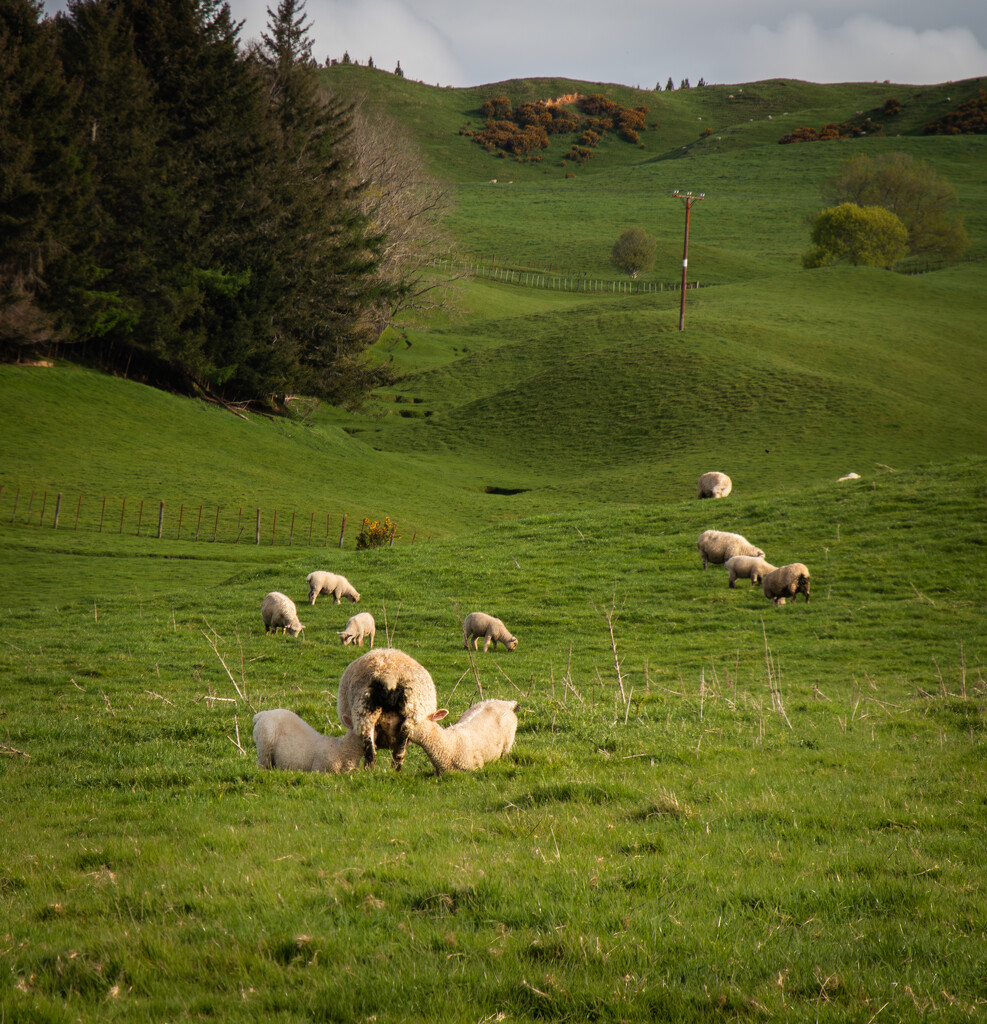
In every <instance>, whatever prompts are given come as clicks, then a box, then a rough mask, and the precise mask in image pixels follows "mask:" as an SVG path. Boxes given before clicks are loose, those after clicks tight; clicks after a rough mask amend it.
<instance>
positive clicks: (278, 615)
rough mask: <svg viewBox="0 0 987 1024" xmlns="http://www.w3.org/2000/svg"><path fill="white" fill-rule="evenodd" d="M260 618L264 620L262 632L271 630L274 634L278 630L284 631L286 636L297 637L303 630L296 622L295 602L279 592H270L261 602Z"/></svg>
mask: <svg viewBox="0 0 987 1024" xmlns="http://www.w3.org/2000/svg"><path fill="white" fill-rule="evenodd" d="M260 614H261V618H263V620H264V632H265V633H269V632H270V631H271V630H272V629H273V630H274V632H275V633H276V632H277V631H278V630H279V629H281V630H284V632H285V633H287V634H288V636H298V634H299V633H300V632H301V631H302V630H303V629H304V628H305V627H304V626H303V625H302V624H301V623H300V622H299V621H298V610H297V609H296V608H295V602H294V601H292V599H291V598H290V597H288V596H287V595H286V594H282V593H281V591H280V590H272V591H271V592H270V593H269V594H268V595H267V596H266V597H265V598H264V600H263V602H261V606H260Z"/></svg>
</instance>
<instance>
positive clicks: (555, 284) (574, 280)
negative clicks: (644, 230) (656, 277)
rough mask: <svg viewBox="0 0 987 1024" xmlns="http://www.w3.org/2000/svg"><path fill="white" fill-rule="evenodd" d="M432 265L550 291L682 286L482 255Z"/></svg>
mask: <svg viewBox="0 0 987 1024" xmlns="http://www.w3.org/2000/svg"><path fill="white" fill-rule="evenodd" d="M433 265H434V266H436V267H439V268H441V269H445V270H449V271H451V272H453V273H457V272H458V273H462V274H467V275H469V276H470V277H479V278H484V279H486V280H489V281H502V282H503V283H504V284H513V285H520V286H521V287H522V288H540V289H542V290H547V291H559V292H592V293H606V294H611V295H657V294H660V293H661V292H676V291H681V290H682V282H681V281H679V282H675V281H636V280H626V281H625V280H621V281H617V280H613V281H608V280H606V279H604V278H592V277H588V276H586V275H585V274H574V273H570V272H567V271H560V270H555V269H552V270H541V269H537V268H535V269H531V268H520V267H509V266H503V265H498V264H497V262H496V260H494V261H493V262H491V263H488V262H486V261H485V260H484V259H482V258H479V257H471V256H457V257H442V258H439V259H436V260H434V261H433ZM700 287H708V286H706V285H701V284H700V282H699V281H689V282H688V283H687V285H686V288H700Z"/></svg>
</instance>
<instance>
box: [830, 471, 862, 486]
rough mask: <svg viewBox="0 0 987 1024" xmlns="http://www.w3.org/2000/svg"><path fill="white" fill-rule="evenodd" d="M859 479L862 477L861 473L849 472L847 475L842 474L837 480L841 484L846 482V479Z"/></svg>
mask: <svg viewBox="0 0 987 1024" xmlns="http://www.w3.org/2000/svg"><path fill="white" fill-rule="evenodd" d="M859 479H860V474H859V473H847V475H846V476H841V477H840V478H839V480H837V481H836V482H837V483H838V484H841V483H843V482H844V481H845V480H859Z"/></svg>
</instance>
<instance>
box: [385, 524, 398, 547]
mask: <svg viewBox="0 0 987 1024" xmlns="http://www.w3.org/2000/svg"><path fill="white" fill-rule="evenodd" d="M395 530H397V527H396V526H392V527H391V543H390V544H388V545H387V546H388V547H389V548H393V547H394V532H395Z"/></svg>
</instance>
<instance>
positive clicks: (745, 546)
mask: <svg viewBox="0 0 987 1024" xmlns="http://www.w3.org/2000/svg"><path fill="white" fill-rule="evenodd" d="M696 547H697V548H698V549H699V557H700V558H701V559H702V560H703V568H704V569H706V568H708V566H709V564H710V563H711V562H712V563H713V564H714V565H722V564H723V563H724V562H725V561H726V560H727V559H728V558H733V556H734V555H750V556H751V557H753V558H764V552H763V551H762V550H761V549H760V548H756V547H754V545H753V544H751V542H750V541H748V540H746V539H745V538H744V537H741V536H740V534H739V533H723V532H721V531H720V530H704V531H703V532H702V533H701V534H699V540H698V541H696Z"/></svg>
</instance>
